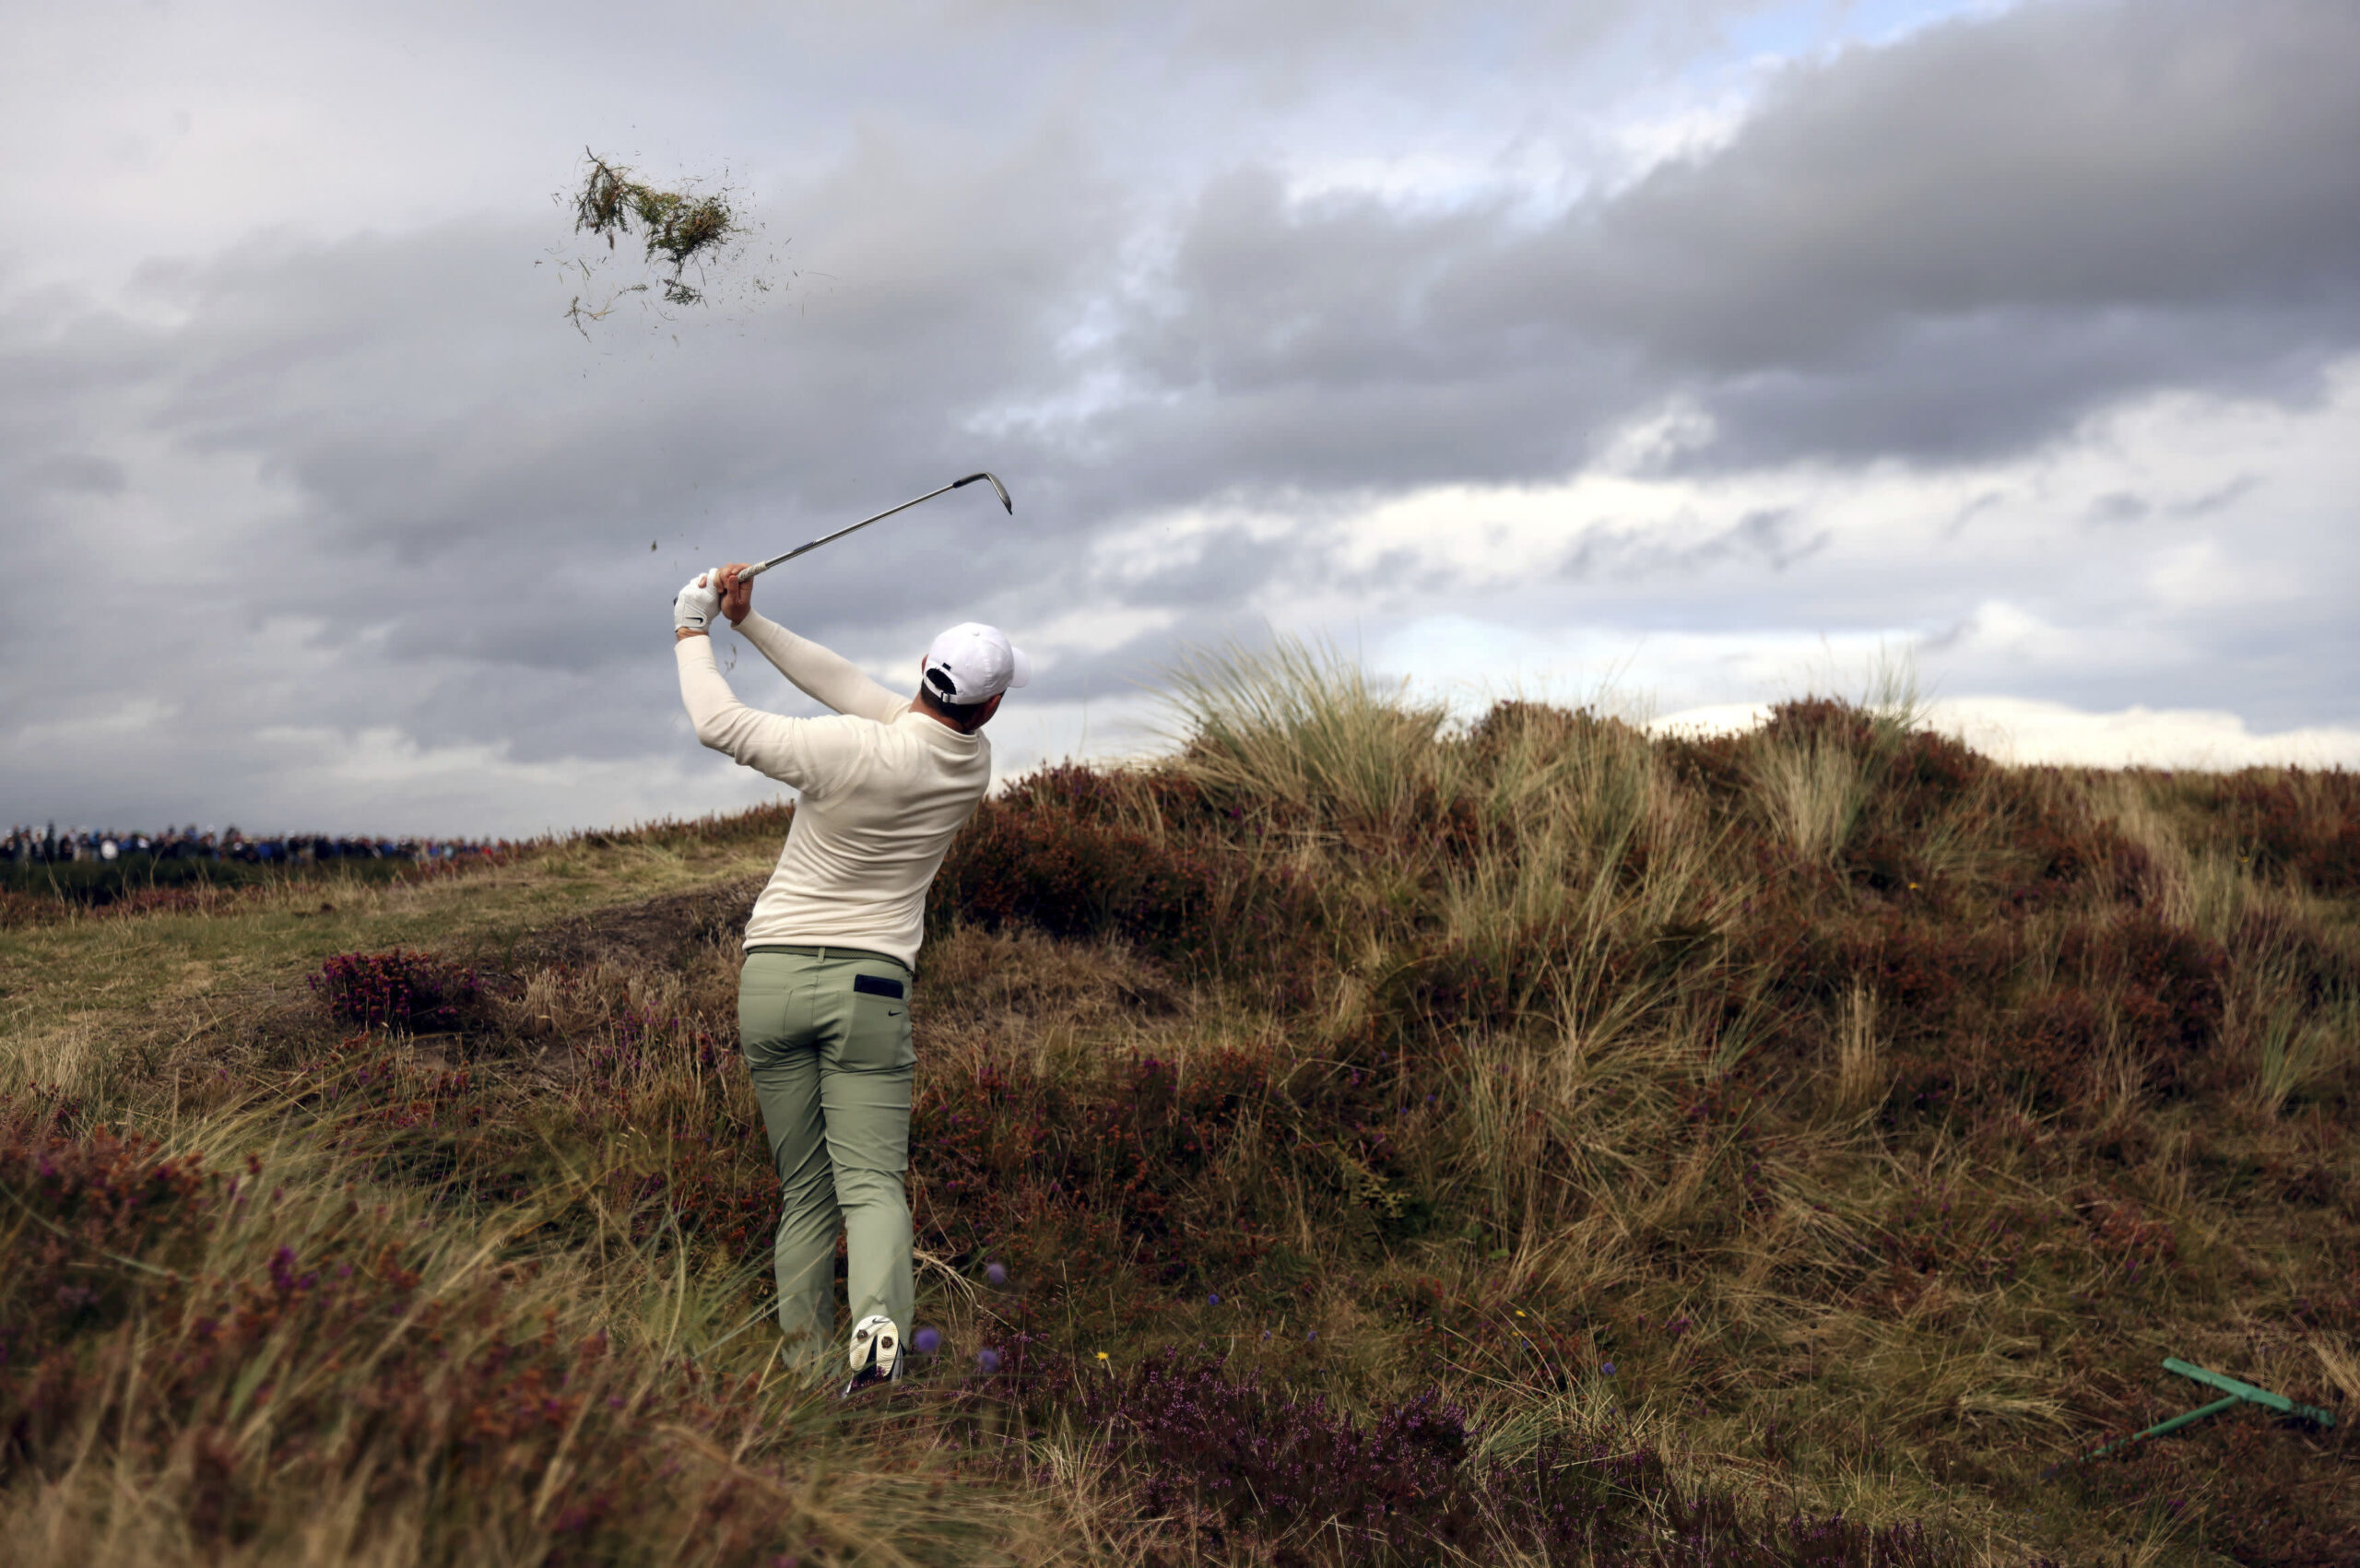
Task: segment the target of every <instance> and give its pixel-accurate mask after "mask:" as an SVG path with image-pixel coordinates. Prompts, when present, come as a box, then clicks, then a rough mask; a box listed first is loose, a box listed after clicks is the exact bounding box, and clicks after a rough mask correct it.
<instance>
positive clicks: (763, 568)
mask: <svg viewBox="0 0 2360 1568" xmlns="http://www.w3.org/2000/svg"><path fill="white" fill-rule="evenodd" d="M977 479H989V480H990V481H991V487H992V489H994V490H995V491H997V493H998V495H999V503H1000V505H1002V506H1003V507H1006V508H1007V509H1008V514H1009V516H1010V517H1013V516H1015V515H1016V503H1015V502H1014V501H1010V500H1009V499H1008V487H1007V486H1006V485H1003V484H1001V483H1000V482H999V480H998V478H997V477H995V476H993V475H990V474H970V475H968V476H967V477H965V478H963V479H953V480H951V481H950V483H949V484H947V485H945V486H943V487H942V489H938V490H928V491H926V494H924V495H922V496H919V497H918V498H917V499H916V500H915V501H903V503H902V504H901V505H899V506H889V507H887V508H886V509H885V510H884V511H882V512H880V513H878V514H877V515H876V516H874V517H864V518H862V519H861V520H860V521H859V522H857V523H855V524H852V525H849V526H846V527H843V528H839V529H837V530H836V531H835V532H834V533H832V534H823V535H821V536H820V537H818V538H816V539H814V540H812V541H811V542H810V543H809V544H808V545H797V546H796V547H795V548H793V549H791V550H789V551H787V552H786V553H785V555H774V556H773V557H771V558H770V560H766V561H763V562H761V564H760V565H757V566H749V567H748V568H746V570H745V571H743V572H739V573H738V574H737V581H738V582H740V583H745V582H749V581H750V580H752V579H753V578H756V577H760V576H761V574H762V573H763V572H768V571H769V570H770V569H771V568H772V567H773V566H777V565H780V564H781V563H783V562H785V561H790V560H794V559H795V558H796V556H798V555H803V554H806V553H808V552H809V551H811V550H816V549H818V548H820V546H821V545H824V544H829V543H832V541H834V540H837V539H841V538H843V537H844V536H845V535H846V534H849V533H851V532H853V531H854V530H855V529H857V528H866V527H867V526H868V525H870V524H871V523H881V522H883V521H884V520H885V519H886V518H888V517H891V516H892V515H893V513H896V512H907V511H908V510H909V509H910V508H912V507H913V506H915V505H916V504H917V503H918V501H932V500H933V499H934V498H935V497H936V496H938V495H941V494H943V493H944V492H945V491H949V490H955V489H958V488H959V487H960V486H962V485H972V484H973V483H974V482H975V481H976V480H977Z"/></svg>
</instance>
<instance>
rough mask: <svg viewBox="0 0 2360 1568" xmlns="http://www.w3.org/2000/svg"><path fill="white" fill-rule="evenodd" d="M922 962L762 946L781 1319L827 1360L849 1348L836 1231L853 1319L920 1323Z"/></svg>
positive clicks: (740, 1024) (745, 1011)
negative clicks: (914, 1156) (917, 1095)
mask: <svg viewBox="0 0 2360 1568" xmlns="http://www.w3.org/2000/svg"><path fill="white" fill-rule="evenodd" d="M909 992H910V972H909V971H908V970H907V969H904V968H903V966H902V965H901V963H900V962H899V961H896V960H893V959H890V958H886V957H885V956H883V955H882V954H879V953H872V952H864V951H862V950H860V949H855V948H801V947H795V948H785V947H780V948H773V947H758V948H753V949H749V950H748V951H747V954H746V966H745V968H744V970H743V971H741V972H740V973H739V975H738V979H737V1037H738V1039H739V1041H740V1042H741V1043H743V1044H744V1046H745V1051H746V1061H747V1064H748V1066H749V1067H751V1068H752V1069H753V1075H754V1095H755V1098H756V1099H758V1100H760V1101H761V1106H762V1125H763V1126H764V1127H765V1128H766V1129H767V1130H768V1132H769V1133H770V1141H771V1161H772V1163H773V1164H774V1165H775V1166H776V1167H777V1168H778V1181H779V1187H780V1189H781V1196H782V1197H784V1199H785V1208H784V1209H783V1211H782V1212H781V1213H780V1215H779V1220H778V1244H777V1249H776V1261H777V1267H778V1324H779V1327H780V1329H781V1330H783V1331H784V1332H785V1335H786V1337H787V1338H788V1339H789V1340H790V1341H793V1340H796V1339H797V1338H800V1340H801V1343H802V1344H803V1346H804V1347H805V1353H806V1354H807V1355H808V1356H809V1358H810V1359H811V1361H812V1362H814V1363H819V1362H821V1361H822V1360H823V1358H825V1357H826V1356H827V1355H828V1354H830V1353H831V1352H832V1350H835V1349H836V1336H835V1332H834V1328H835V1315H836V1314H835V1306H836V1301H835V1296H836V1288H835V1287H836V1279H835V1260H836V1230H837V1227H838V1226H839V1225H840V1224H841V1225H842V1227H843V1229H844V1255H845V1268H844V1284H845V1293H846V1294H847V1295H849V1296H850V1298H851V1306H852V1321H853V1322H855V1323H857V1322H859V1321H860V1320H861V1319H862V1318H864V1317H867V1315H870V1314H871V1313H879V1312H881V1313H883V1314H884V1315H886V1316H888V1317H890V1318H891V1319H892V1320H893V1321H894V1322H895V1323H896V1324H898V1325H900V1326H901V1330H902V1334H903V1338H905V1339H906V1338H908V1337H909V1335H910V1333H911V1332H912V1325H911V1323H910V1297H911V1279H910V1205H909V1197H908V1195H907V1193H906V1192H904V1191H903V1186H902V1173H903V1171H905V1170H906V1169H908V1167H909V1163H910V1075H911V1069H912V1068H913V1067H914V1066H915V1064H916V1062H917V1052H916V1050H915V1049H914V1047H913V1046H912V1044H911V1043H910V1002H909Z"/></svg>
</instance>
